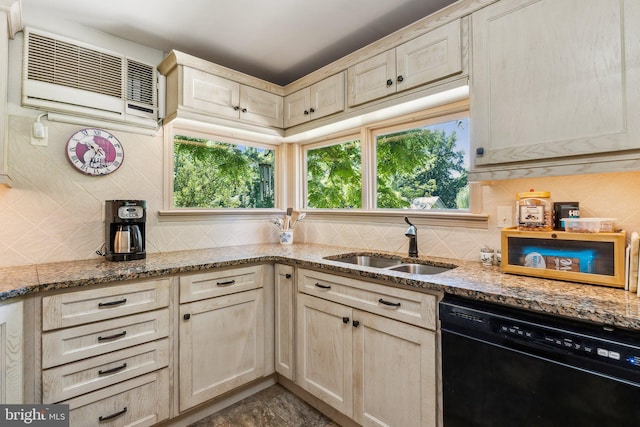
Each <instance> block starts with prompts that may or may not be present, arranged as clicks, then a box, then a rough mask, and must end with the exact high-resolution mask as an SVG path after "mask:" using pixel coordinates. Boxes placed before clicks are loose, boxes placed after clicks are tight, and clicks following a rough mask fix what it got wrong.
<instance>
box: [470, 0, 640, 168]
mask: <svg viewBox="0 0 640 427" xmlns="http://www.w3.org/2000/svg"><path fill="white" fill-rule="evenodd" d="M639 21H640V5H639V4H638V2H637V1H634V0H629V1H628V0H604V1H602V0H502V1H499V2H496V3H493V4H491V5H489V6H487V7H485V8H483V9H480V10H478V11H476V12H475V13H473V15H472V46H473V55H472V58H473V64H472V70H473V72H472V78H471V123H472V124H473V125H472V127H471V132H472V134H471V140H472V141H473V156H472V157H473V163H474V168H475V170H472V175H473V174H474V173H477V172H482V169H483V168H482V167H484V166H490V165H499V164H506V165H508V164H509V163H511V164H513V163H515V162H532V161H534V162H535V161H545V160H546V161H548V160H552V159H558V158H564V159H565V160H564V162H566V161H567V159H569V162H571V161H572V160H571V158H573V159H574V160H575V159H576V158H577V156H584V155H593V154H598V155H604V154H606V153H614V152H623V151H625V150H630V149H636V150H637V149H638V148H639V147H640V146H639V145H638V139H639V138H640V121H638V120H637V117H636V115H637V111H639V110H640V97H639V96H637V88H638V87H639V86H640V57H639V56H638V55H637V52H638V51H639V50H640V33H639V32H638V30H637V28H638V26H637V22H639ZM597 160H598V158H594V157H593V156H592V157H591V158H588V159H587V158H585V160H583V161H582V163H584V164H585V167H586V168H587V169H586V170H585V171H588V169H589V168H591V165H592V163H594V162H596V161H597ZM527 166H528V164H527V163H524V166H523V163H519V164H518V165H513V166H511V167H512V168H513V171H514V175H512V176H515V177H518V176H520V175H518V174H517V171H516V169H520V170H523V171H524V173H525V174H526V176H530V174H531V173H532V171H531V170H530V169H528V167H527ZM508 168H509V166H507V169H508ZM548 173H549V170H548V169H544V168H541V169H540V172H539V173H538V174H548ZM504 177H509V175H505V176H504ZM486 178H491V177H490V176H486Z"/></svg>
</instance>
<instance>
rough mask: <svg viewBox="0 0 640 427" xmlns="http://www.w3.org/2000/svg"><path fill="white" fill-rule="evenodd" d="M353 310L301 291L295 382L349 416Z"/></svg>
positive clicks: (298, 303)
mask: <svg viewBox="0 0 640 427" xmlns="http://www.w3.org/2000/svg"><path fill="white" fill-rule="evenodd" d="M351 311H352V310H351V309H350V308H349V307H345V306H343V305H340V304H336V303H333V302H330V301H326V300H322V299H319V298H315V297H311V296H308V295H304V294H298V300H297V316H298V318H297V327H298V329H297V334H296V335H297V337H296V347H297V350H298V351H297V358H296V383H297V384H298V385H299V386H300V387H302V388H303V389H305V390H307V391H308V392H309V393H311V394H313V395H314V396H316V397H318V398H320V399H321V400H323V401H324V402H326V403H328V404H329V405H331V406H333V407H334V408H335V409H337V410H339V411H340V412H342V413H343V414H345V415H347V416H349V417H350V416H351V415H352V413H353V390H352V389H353V368H352V365H351V359H352V354H351V352H352V332H351V329H352V328H353V327H352V326H351Z"/></svg>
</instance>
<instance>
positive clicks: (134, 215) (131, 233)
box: [105, 200, 147, 261]
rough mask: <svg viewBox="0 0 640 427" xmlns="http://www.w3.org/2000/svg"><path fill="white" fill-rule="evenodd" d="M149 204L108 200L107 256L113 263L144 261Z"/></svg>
mask: <svg viewBox="0 0 640 427" xmlns="http://www.w3.org/2000/svg"><path fill="white" fill-rule="evenodd" d="M146 219H147V202H146V201H144V200H107V201H106V202H105V245H106V249H107V251H106V256H107V259H109V260H111V261H129V260H132V259H144V258H146V256H147V253H146V252H145V222H146Z"/></svg>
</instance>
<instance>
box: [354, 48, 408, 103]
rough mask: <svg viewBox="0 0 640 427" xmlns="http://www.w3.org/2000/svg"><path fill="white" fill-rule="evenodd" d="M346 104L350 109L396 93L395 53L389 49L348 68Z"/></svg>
mask: <svg viewBox="0 0 640 427" xmlns="http://www.w3.org/2000/svg"><path fill="white" fill-rule="evenodd" d="M347 73H348V77H347V81H348V86H349V87H348V99H349V100H348V103H349V106H350V107H353V106H354V105H359V104H363V103H365V102H368V101H372V100H374V99H378V98H382V97H385V96H387V95H391V94H393V93H395V92H396V85H395V81H396V51H395V49H390V50H388V51H386V52H383V53H381V54H379V55H376V56H374V57H372V58H369V59H366V60H364V61H362V62H359V63H358V64H356V65H353V66H351V67H349V69H348V70H347Z"/></svg>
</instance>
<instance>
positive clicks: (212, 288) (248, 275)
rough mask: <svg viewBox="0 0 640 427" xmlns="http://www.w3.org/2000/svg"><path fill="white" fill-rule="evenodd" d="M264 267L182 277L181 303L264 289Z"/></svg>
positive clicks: (216, 271) (217, 271) (257, 266)
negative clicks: (262, 275)
mask: <svg viewBox="0 0 640 427" xmlns="http://www.w3.org/2000/svg"><path fill="white" fill-rule="evenodd" d="M261 274H262V267H261V266H259V265H256V266H252V267H242V268H233V269H230V270H215V271H209V272H206V273H198V274H191V275H188V276H181V277H180V303H184V302H191V301H197V300H202V299H207V298H212V297H218V296H221V295H227V294H232V293H235V292H240V291H247V290H249V289H257V288H261V287H262V277H261Z"/></svg>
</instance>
